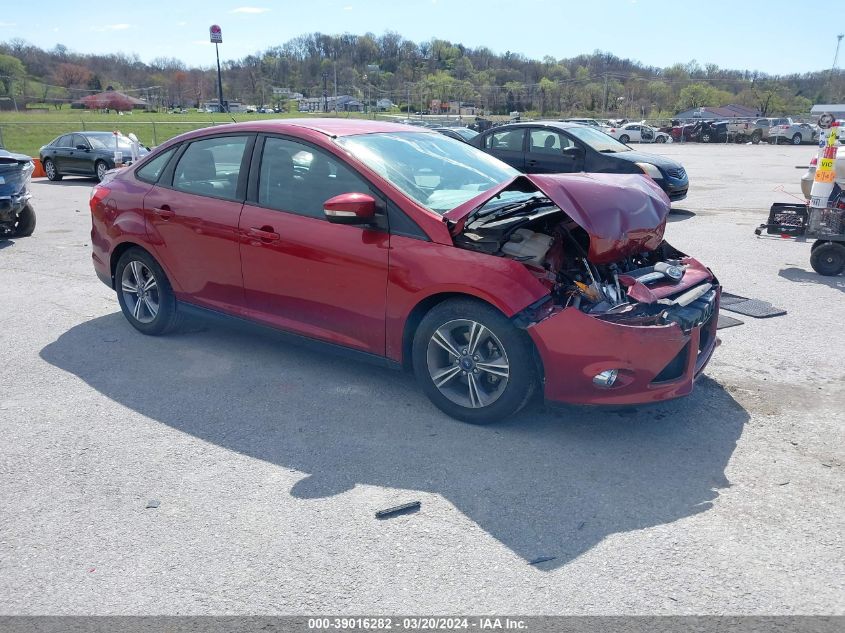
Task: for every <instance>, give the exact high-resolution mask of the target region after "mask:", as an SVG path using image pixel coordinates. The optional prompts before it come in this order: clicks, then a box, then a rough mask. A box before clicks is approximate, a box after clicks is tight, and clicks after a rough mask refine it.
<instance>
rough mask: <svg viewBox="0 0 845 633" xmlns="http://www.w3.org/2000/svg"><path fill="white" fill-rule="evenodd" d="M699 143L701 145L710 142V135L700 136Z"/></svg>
mask: <svg viewBox="0 0 845 633" xmlns="http://www.w3.org/2000/svg"><path fill="white" fill-rule="evenodd" d="M701 142H702V143H709V142H710V134H708V133H707V132H705V133H704V134H702V135H701Z"/></svg>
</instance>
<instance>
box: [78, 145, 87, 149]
mask: <svg viewBox="0 0 845 633" xmlns="http://www.w3.org/2000/svg"><path fill="white" fill-rule="evenodd" d="M76 149H88V148H87V147H86V146H85V145H77V146H76Z"/></svg>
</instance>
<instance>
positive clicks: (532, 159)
mask: <svg viewBox="0 0 845 633" xmlns="http://www.w3.org/2000/svg"><path fill="white" fill-rule="evenodd" d="M581 163H582V161H581V160H580V155H579V154H578V153H577V151H575V144H574V142H573V141H572V140H571V139H570V138H569V137H568V136H564V135H563V134H560V133H558V132H554V131H552V130H548V129H543V128H537V129H533V130H531V133H530V134H529V138H528V153H527V154H526V155H525V171H526V173H529V174H559V173H572V172H576V171H581V169H582V168H583V166H582V164H581Z"/></svg>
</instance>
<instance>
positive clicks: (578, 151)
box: [563, 145, 586, 158]
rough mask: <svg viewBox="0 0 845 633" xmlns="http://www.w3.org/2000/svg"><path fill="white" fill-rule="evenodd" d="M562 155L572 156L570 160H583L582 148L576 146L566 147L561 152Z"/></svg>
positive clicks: (583, 152)
mask: <svg viewBox="0 0 845 633" xmlns="http://www.w3.org/2000/svg"><path fill="white" fill-rule="evenodd" d="M563 153H564V155H566V156H572V158H584V154H586V152H585V151H584V148H583V147H578V146H577V145H573V146H572V147H567V148H566V149H564V150H563Z"/></svg>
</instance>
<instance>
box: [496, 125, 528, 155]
mask: <svg viewBox="0 0 845 633" xmlns="http://www.w3.org/2000/svg"><path fill="white" fill-rule="evenodd" d="M491 138H492V142H491V145H490V148H491V149H498V150H503V151H506V152H521V151H522V139H523V138H525V130H524V129H517V130H505V131H503V132H495V133H493V134H492V135H491Z"/></svg>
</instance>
